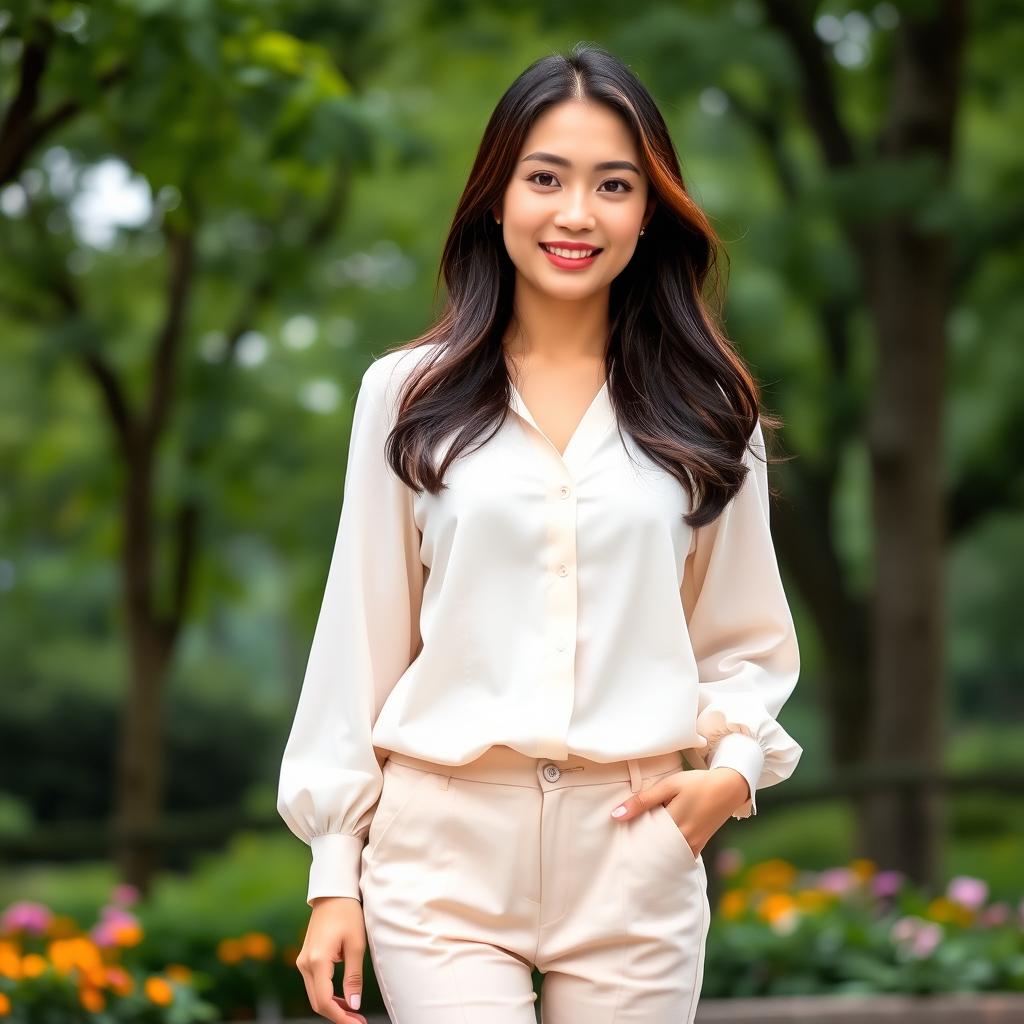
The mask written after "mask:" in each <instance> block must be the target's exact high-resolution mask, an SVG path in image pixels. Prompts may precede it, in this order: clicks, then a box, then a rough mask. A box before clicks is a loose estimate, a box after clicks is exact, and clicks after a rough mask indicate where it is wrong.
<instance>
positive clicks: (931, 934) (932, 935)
mask: <svg viewBox="0 0 1024 1024" xmlns="http://www.w3.org/2000/svg"><path fill="white" fill-rule="evenodd" d="M941 941H942V925H940V924H938V923H937V922H935V921H925V922H924V923H923V924H922V925H921V927H920V928H918V930H917V934H916V935H915V936H914V940H913V942H912V944H911V950H912V952H913V953H914V955H915V956H918V957H926V956H928V955H929V954H930V953H931V952H932V950H933V949H935V947H936V946H937V945H938V944H939V943H940V942H941Z"/></svg>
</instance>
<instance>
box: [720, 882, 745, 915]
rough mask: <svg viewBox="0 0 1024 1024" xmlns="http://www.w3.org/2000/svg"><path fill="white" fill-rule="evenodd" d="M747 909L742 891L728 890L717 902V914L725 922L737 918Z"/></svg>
mask: <svg viewBox="0 0 1024 1024" xmlns="http://www.w3.org/2000/svg"><path fill="white" fill-rule="evenodd" d="M746 909H747V894H746V893H745V892H744V891H743V890H742V889H729V890H728V892H726V893H725V895H723V896H722V898H721V899H720V900H719V901H718V912H719V913H720V914H721V915H722V917H724V918H725V919H726V920H729V921H731V920H733V919H734V918H737V917H739V916H740V915H741V914H742V913H743V911H745V910H746Z"/></svg>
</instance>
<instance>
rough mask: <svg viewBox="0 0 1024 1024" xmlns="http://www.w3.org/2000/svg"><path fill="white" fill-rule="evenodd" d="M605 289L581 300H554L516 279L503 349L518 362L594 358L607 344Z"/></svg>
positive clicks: (597, 358) (599, 358)
mask: <svg viewBox="0 0 1024 1024" xmlns="http://www.w3.org/2000/svg"><path fill="white" fill-rule="evenodd" d="M608 297H609V289H608V288H603V289H602V290H601V291H599V292H597V293H596V294H594V295H588V296H587V297H586V298H583V299H556V298H552V297H551V296H550V295H547V294H545V293H543V292H540V291H538V290H536V289H535V288H532V287H530V286H529V285H526V286H523V282H522V281H521V279H518V278H517V281H516V295H515V300H514V302H513V308H512V318H511V321H510V323H509V325H508V329H507V331H506V332H505V338H504V345H505V351H506V352H507V353H508V354H509V355H510V356H511V357H512V358H513V359H516V360H518V361H520V362H523V361H530V362H534V363H544V364H547V365H557V364H563V365H564V364H567V363H577V362H580V361H581V360H583V361H586V360H591V359H592V360H595V361H598V362H601V363H603V362H604V358H605V350H606V348H607V345H608Z"/></svg>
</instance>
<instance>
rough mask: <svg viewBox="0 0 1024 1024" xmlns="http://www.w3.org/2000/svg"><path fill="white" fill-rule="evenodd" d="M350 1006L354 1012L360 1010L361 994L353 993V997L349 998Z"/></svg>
mask: <svg viewBox="0 0 1024 1024" xmlns="http://www.w3.org/2000/svg"><path fill="white" fill-rule="evenodd" d="M348 1005H349V1006H351V1007H352V1009H353V1010H358V1009H359V993H358V992H353V993H352V995H351V996H350V997H349V1000H348Z"/></svg>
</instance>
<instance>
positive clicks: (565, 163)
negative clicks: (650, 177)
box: [520, 153, 640, 174]
mask: <svg viewBox="0 0 1024 1024" xmlns="http://www.w3.org/2000/svg"><path fill="white" fill-rule="evenodd" d="M527 160H540V161H541V162H542V163H547V164H558V165H559V166H561V167H572V161H571V160H566V158H565V157H564V156H557V155H556V154H554V153H531V154H530V155H529V156H524V157H523V159H522V160H521V161H520V163H524V164H525V163H526V161H527ZM594 170H595V171H632V172H633V173H634V174H639V173H640V168H639V167H637V165H636V164H634V163H630V161H629V160H605V161H604V162H603V163H599V164H594Z"/></svg>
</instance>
